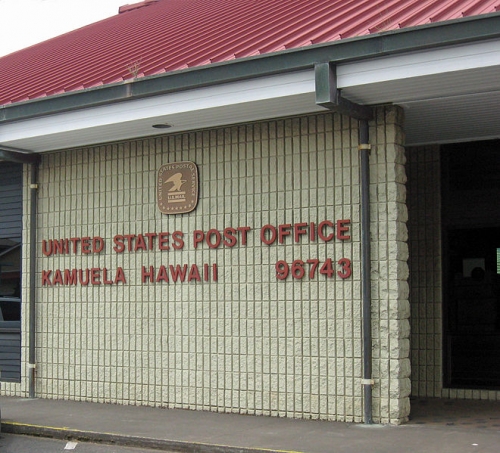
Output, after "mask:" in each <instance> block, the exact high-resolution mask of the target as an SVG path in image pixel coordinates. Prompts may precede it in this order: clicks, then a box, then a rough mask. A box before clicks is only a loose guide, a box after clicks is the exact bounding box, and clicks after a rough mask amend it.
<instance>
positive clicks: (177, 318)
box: [2, 107, 410, 423]
mask: <svg viewBox="0 0 500 453" xmlns="http://www.w3.org/2000/svg"><path fill="white" fill-rule="evenodd" d="M402 123H403V115H402V111H401V110H399V109H398V108H397V107H387V108H380V109H378V110H377V112H376V118H375V120H374V121H372V122H371V123H370V134H371V143H372V144H373V149H372V152H371V157H370V169H371V185H370V192H371V198H372V202H371V209H372V218H371V229H372V231H371V236H372V247H373V248H372V261H373V269H372V280H373V281H372V293H373V294H372V296H373V309H372V316H373V320H372V325H373V336H374V345H373V357H374V358H373V377H374V380H375V385H374V389H373V395H374V397H373V403H374V405H373V415H374V419H375V421H377V422H383V423H387V422H389V423H401V422H404V421H405V420H406V419H407V417H408V414H409V394H410V379H409V376H410V361H409V315H410V313H409V301H408V298H409V290H408V282H407V279H408V266H407V259H408V247H407V231H406V221H407V210H406V199H405V198H406V192H405V183H406V176H405V154H404V149H403V146H402V145H403V143H404V137H403V126H402ZM357 137H358V124H357V121H354V120H351V119H349V118H347V117H340V116H338V115H336V114H335V115H333V114H328V113H327V114H324V115H314V116H309V117H302V118H291V119H283V120H276V121H270V122H262V123H255V124H249V125H241V126H234V127H226V128H220V129H216V130H206V131H198V132H192V133H186V134H180V135H170V136H169V135H167V136H164V137H161V138H154V139H138V140H134V141H127V142H123V143H114V144H107V145H102V146H96V147H91V148H83V149H72V150H67V151H61V152H57V153H53V154H47V155H44V156H43V159H42V163H41V165H40V175H39V182H40V189H39V205H38V218H37V222H38V230H37V236H38V238H37V244H36V249H37V255H38V256H37V276H36V280H37V290H36V293H37V302H36V304H37V314H36V317H37V321H36V326H37V340H36V341H37V351H36V353H37V369H36V393H37V396H39V397H42V398H57V399H62V398H65V399H73V400H82V401H95V402H102V403H106V402H109V403H118V404H133V405H139V404H142V405H150V406H162V407H169V408H188V409H195V410H209V411H220V412H234V413H242V414H257V415H272V416H286V417H295V418H314V419H328V420H340V421H355V422H360V421H362V416H363V408H362V406H363V401H362V385H361V378H362V369H361V368H362V341H361V327H362V326H361V294H360V291H361V289H360V279H361V275H360V254H361V250H360V226H359V222H360V206H359V203H360V181H359V156H358V150H357V145H358V138H357ZM177 161H193V162H195V163H196V164H197V165H198V169H199V174H200V176H199V182H200V199H199V205H198V207H197V209H196V210H195V211H193V212H192V213H189V214H184V215H179V216H167V215H163V214H161V213H160V211H159V210H158V208H157V206H156V193H155V184H156V178H157V171H158V169H159V168H160V166H161V165H164V164H166V163H169V162H177ZM25 187H27V176H25ZM25 192H26V193H25V207H27V206H28V202H29V193H28V191H27V189H25ZM27 212H29V210H28V209H25V213H27ZM346 219H349V220H350V224H349V230H348V233H347V235H349V236H350V238H349V239H347V240H338V239H334V240H332V241H329V242H323V241H321V240H314V241H312V240H310V239H309V238H308V237H307V236H302V237H301V239H300V242H299V243H295V242H294V241H293V234H292V235H291V236H287V237H286V238H285V240H284V244H277V243H274V244H272V245H266V244H263V243H262V241H261V238H260V229H261V227H263V226H264V225H266V224H271V225H274V226H277V225H280V224H295V223H297V222H306V223H308V224H309V223H310V222H314V223H315V224H316V225H318V224H319V223H320V222H321V221H323V220H331V221H332V222H335V221H337V220H346ZM24 225H25V228H26V230H25V232H24V239H25V244H26V246H25V247H24V252H23V253H24V264H25V266H24V274H23V275H24V280H23V282H24V283H23V290H24V293H23V294H24V297H25V300H27V294H28V282H29V273H28V269H29V262H28V242H29V241H28V238H29V216H28V215H27V214H26V215H25V217H24ZM246 226H248V227H250V228H251V230H250V231H249V232H248V236H247V244H246V245H243V244H241V241H240V242H239V243H238V244H236V245H235V246H234V247H222V246H221V247H220V248H217V249H211V248H210V247H209V246H208V245H207V244H206V243H204V244H200V245H199V246H198V247H197V248H196V249H195V248H194V245H193V240H192V235H193V232H194V230H203V231H205V232H207V231H208V230H210V229H218V230H220V231H222V230H223V229H224V228H227V227H233V228H237V227H246ZM176 230H177V231H181V232H183V234H184V240H185V245H184V247H183V248H182V249H180V250H173V249H171V250H168V251H160V250H158V249H157V248H156V246H154V247H153V250H138V251H131V252H124V253H116V252H115V251H114V250H113V237H114V236H115V235H118V234H119V235H127V234H139V233H142V234H145V233H150V232H155V233H159V232H173V231H176ZM325 231H327V232H329V231H331V230H330V229H328V228H327V229H326V230H325ZM94 236H99V237H101V238H103V239H104V242H105V246H104V249H103V250H102V251H101V252H99V253H89V254H86V253H82V252H81V250H77V252H76V253H69V254H59V255H52V256H45V255H44V254H43V253H42V246H41V244H42V240H50V239H62V238H72V237H79V238H82V237H94ZM328 258H331V259H332V260H333V263H334V265H335V271H337V270H339V266H338V265H337V264H336V263H337V261H338V260H340V259H341V258H347V259H349V260H350V261H351V263H352V275H351V276H350V277H348V278H345V279H342V278H339V277H338V275H337V274H336V272H335V273H334V276H333V277H331V278H329V277H326V276H325V275H321V274H320V273H319V272H318V270H319V268H320V267H321V265H322V264H323V263H324V262H325V261H326V260H327V259H328ZM299 259H300V260H303V261H307V260H308V259H317V260H319V261H320V263H321V264H320V266H319V267H318V270H317V271H316V273H315V275H314V276H313V278H310V275H309V272H310V269H309V265H307V266H306V272H305V276H304V278H303V279H295V278H293V277H291V276H289V277H288V278H287V279H286V280H284V281H281V280H278V279H277V278H276V270H275V264H276V262H277V261H279V260H285V261H286V262H288V263H292V262H293V261H294V260H299ZM204 263H208V264H210V265H211V264H212V263H216V264H217V267H218V279H217V281H216V282H214V281H210V282H203V281H201V282H198V281H194V280H193V281H191V282H189V283H188V282H184V283H179V282H177V283H173V282H170V283H166V282H159V283H149V282H148V283H145V284H142V283H141V268H142V266H146V267H147V268H149V266H154V267H155V269H158V268H159V267H160V266H161V265H162V264H163V265H166V266H168V265H170V264H172V265H174V266H175V265H177V264H179V265H184V264H188V265H192V264H197V265H199V266H200V269H201V266H202V265H203V264H204ZM104 267H106V268H107V269H108V270H109V271H110V275H111V279H113V278H114V276H115V272H116V269H117V268H119V267H121V268H123V272H124V275H125V276H126V283H125V284H124V283H122V282H119V283H117V284H112V285H107V284H102V283H101V284H100V285H99V284H94V285H92V284H90V285H87V286H82V285H61V284H52V285H47V284H45V285H43V286H42V284H41V283H42V272H43V271H45V272H47V271H48V270H52V271H53V274H52V277H53V276H54V272H55V270H57V269H60V270H63V269H75V268H76V269H89V268H100V269H102V268H104ZM296 272H298V274H300V270H297V271H296ZM108 278H109V276H108ZM100 280H101V281H102V280H103V277H102V272H101V274H100ZM28 316H29V313H28V304H27V303H25V304H24V305H23V329H24V332H27V329H28ZM27 347H28V335H24V336H23V360H24V364H23V380H22V383H21V384H6V385H3V386H2V392H3V393H6V394H10V395H19V396H26V395H27V390H28V369H27V363H26V361H27V356H28V354H27Z"/></svg>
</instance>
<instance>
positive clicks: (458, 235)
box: [441, 141, 500, 389]
mask: <svg viewBox="0 0 500 453" xmlns="http://www.w3.org/2000/svg"><path fill="white" fill-rule="evenodd" d="M441 162H442V184H443V186H442V225H443V284H444V286H443V288H444V291H443V296H444V298H443V300H444V313H443V314H444V317H443V319H444V348H445V349H444V360H445V367H444V369H445V376H444V377H445V386H447V387H460V388H483V389H496V388H500V366H499V364H500V198H499V197H500V142H499V141H488V142H474V143H466V144H459V145H447V146H444V147H443V148H442V160H441Z"/></svg>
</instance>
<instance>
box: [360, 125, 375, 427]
mask: <svg viewBox="0 0 500 453" xmlns="http://www.w3.org/2000/svg"><path fill="white" fill-rule="evenodd" d="M358 149H359V152H360V164H361V293H362V298H363V305H362V313H363V315H362V316H363V380H362V385H363V400H364V404H363V408H364V422H365V424H372V423H373V419H372V386H373V383H374V382H373V379H372V316H371V244H370V149H371V146H370V144H369V127H368V121H367V120H365V119H361V120H360V121H359V144H358Z"/></svg>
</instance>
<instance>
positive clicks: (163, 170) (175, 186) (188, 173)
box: [157, 162, 198, 214]
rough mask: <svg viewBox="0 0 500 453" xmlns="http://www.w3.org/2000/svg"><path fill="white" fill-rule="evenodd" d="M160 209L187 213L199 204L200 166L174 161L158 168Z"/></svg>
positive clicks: (167, 211)
mask: <svg viewBox="0 0 500 453" xmlns="http://www.w3.org/2000/svg"><path fill="white" fill-rule="evenodd" d="M157 193H158V209H159V210H160V211H161V212H162V213H163V214H185V213H187V212H191V211H192V210H194V208H196V205H197V204H198V167H197V166H196V164H195V163H194V162H174V163H171V164H166V165H162V166H161V167H160V169H159V170H158V183H157Z"/></svg>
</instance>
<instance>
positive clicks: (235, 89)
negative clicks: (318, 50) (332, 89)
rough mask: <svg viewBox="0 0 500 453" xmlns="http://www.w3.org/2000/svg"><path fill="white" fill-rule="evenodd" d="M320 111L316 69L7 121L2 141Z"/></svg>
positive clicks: (70, 138)
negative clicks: (316, 93)
mask: <svg viewBox="0 0 500 453" xmlns="http://www.w3.org/2000/svg"><path fill="white" fill-rule="evenodd" d="M305 106H307V107H305ZM314 111H318V112H319V111H324V109H323V108H322V107H320V106H317V105H316V104H315V82H314V70H312V69H311V70H308V71H298V72H293V73H287V74H280V75H274V76H268V77H261V78H256V79H250V80H245V81H240V82H233V83H227V84H223V85H217V86H211V87H206V88H197V89H193V90H186V91H181V92H177V93H171V94H165V95H159V96H154V97H149V98H144V99H137V100H130V101H122V102H118V103H114V104H109V105H105V106H100V107H93V108H87V109H82V110H75V111H70V112H65V113H60V114H55V115H48V116H45V117H41V118H32V119H27V120H23V121H18V122H12V123H7V124H4V125H0V143H1V144H3V145H5V146H10V147H13V148H19V149H25V150H29V151H35V152H44V151H50V150H56V149H62V148H68V147H76V146H84V145H88V144H95V143H104V142H107V141H113V140H122V139H127V138H133V137H143V136H150V135H159V134H165V132H166V131H168V132H169V133H171V132H176V131H185V130H193V129H201V128H206V127H214V126H218V125H224V124H234V123H239V122H248V121H256V120H259V119H265V118H275V117H279V116H286V115H296V114H297V115H299V114H302V113H309V112H314ZM156 123H169V124H171V125H172V126H173V127H171V128H170V129H167V130H165V129H154V128H152V125H153V124H156Z"/></svg>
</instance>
